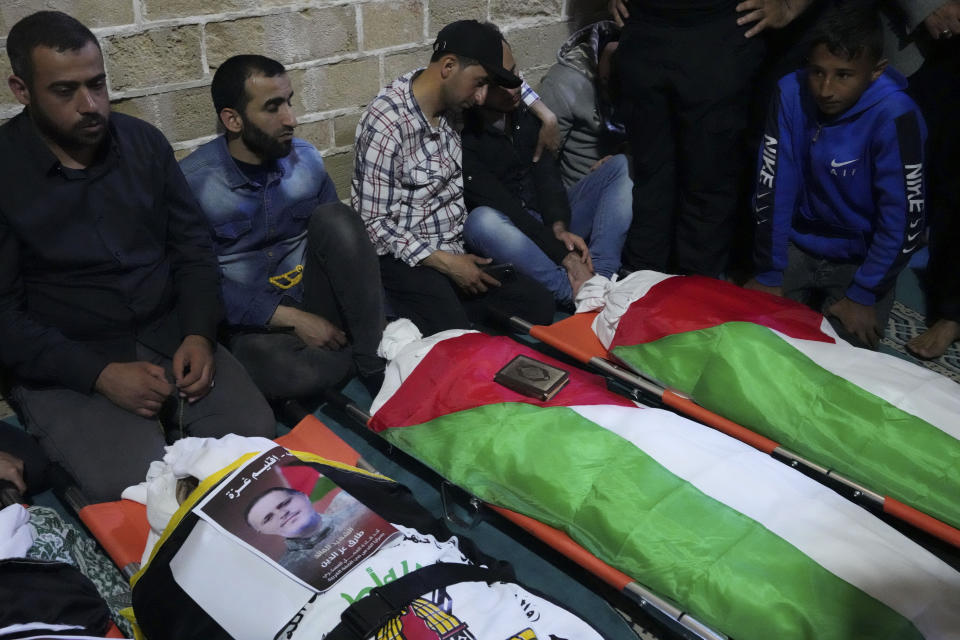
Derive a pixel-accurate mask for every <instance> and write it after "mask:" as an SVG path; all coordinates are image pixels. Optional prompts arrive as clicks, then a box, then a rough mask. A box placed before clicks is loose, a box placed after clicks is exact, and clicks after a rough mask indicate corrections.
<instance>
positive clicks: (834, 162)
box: [830, 158, 860, 169]
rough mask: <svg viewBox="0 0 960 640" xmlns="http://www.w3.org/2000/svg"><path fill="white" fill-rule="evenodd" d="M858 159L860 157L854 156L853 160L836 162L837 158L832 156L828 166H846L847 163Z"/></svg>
mask: <svg viewBox="0 0 960 640" xmlns="http://www.w3.org/2000/svg"><path fill="white" fill-rule="evenodd" d="M858 160H860V158H854V159H853V160H847V161H846V162H837V159H836V158H834V159H833V160H831V161H830V166H831V167H833V168H834V169H836V168H837V167H845V166H847V165H848V164H853V163H854V162H857V161H858Z"/></svg>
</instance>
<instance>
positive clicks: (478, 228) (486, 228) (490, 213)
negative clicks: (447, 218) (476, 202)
mask: <svg viewBox="0 0 960 640" xmlns="http://www.w3.org/2000/svg"><path fill="white" fill-rule="evenodd" d="M505 224H509V221H508V220H507V219H506V216H504V215H503V214H502V213H501V212H500V211H497V210H496V209H494V208H493V207H477V208H475V209H472V210H471V211H470V213H469V214H468V215H467V219H466V220H465V221H464V223H463V235H464V237H465V238H467V239H468V240H470V239H483V240H492V239H495V238H496V237H497V235H498V233H499V231H498V230H502V228H503V226H504V225H505Z"/></svg>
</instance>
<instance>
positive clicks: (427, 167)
mask: <svg viewBox="0 0 960 640" xmlns="http://www.w3.org/2000/svg"><path fill="white" fill-rule="evenodd" d="M489 82H495V83H497V84H499V85H503V86H507V87H517V86H519V85H520V78H518V77H517V76H516V75H514V74H513V73H511V72H509V71H507V70H506V69H504V68H503V44H502V39H501V36H500V34H499V32H498V31H497V30H496V29H495V28H494V27H493V26H492V25H485V24H481V23H479V22H477V21H475V20H462V21H459V22H454V23H452V24H450V25H447V26H446V27H444V28H443V29H442V30H441V31H440V34H439V35H438V37H437V41H436V42H435V43H434V54H433V56H432V58H431V61H430V65H429V66H428V67H427V68H426V69H421V70H419V71H415V72H413V73H409V74H407V75H404V76H402V77H400V78H398V79H397V80H396V81H394V82H393V83H392V84H391V85H390V86H389V87H387V88H386V89H385V90H384V91H383V92H381V94H380V95H379V96H377V97H376V98H375V99H374V100H373V101H372V102H371V103H370V105H369V106H368V107H367V110H366V112H365V113H364V115H363V118H362V119H361V120H360V123H359V124H358V125H357V142H356V144H357V154H356V165H355V167H354V175H353V181H352V184H351V196H352V197H351V200H352V204H353V208H354V209H355V210H356V211H359V212H360V215H361V217H362V218H363V222H364V224H365V226H366V229H367V233H368V234H369V235H370V240H371V241H372V242H373V245H374V247H375V248H376V251H377V254H378V255H379V256H380V272H381V277H382V280H383V286H384V289H386V292H387V296H388V298H389V301H390V303H391V304H392V306H393V309H394V311H395V312H396V313H397V315H399V316H402V317H406V318H410V319H411V320H412V321H413V322H414V323H415V324H416V325H417V327H418V328H419V329H420V330H421V331H422V332H423V333H424V334H425V335H429V334H432V333H436V332H437V331H442V330H444V329H453V328H468V327H469V326H470V323H471V321H480V320H482V319H483V317H484V316H485V315H486V314H487V313H488V311H489V309H490V308H496V309H497V310H498V312H501V313H506V314H509V315H522V316H524V317H526V318H527V319H529V320H531V321H533V322H536V323H549V322H550V321H551V320H552V318H553V301H552V298H551V295H550V293H549V292H548V291H547V290H546V289H545V288H543V287H542V286H541V285H539V284H538V283H536V282H535V281H533V280H532V279H530V278H527V277H526V276H523V275H520V274H511V275H510V276H509V277H503V278H502V280H497V278H495V277H494V276H493V275H491V273H488V272H487V271H485V270H484V267H487V266H488V265H489V263H490V259H488V258H481V257H478V256H475V255H472V254H469V253H466V251H465V249H464V244H463V222H464V219H465V218H466V214H467V211H466V207H465V206H464V202H463V171H462V163H461V158H462V152H461V146H460V128H461V125H460V116H461V113H462V111H463V110H464V109H468V108H470V107H472V106H474V105H475V104H482V103H483V101H484V99H485V97H486V91H487V89H486V87H487V84H488V83H489Z"/></svg>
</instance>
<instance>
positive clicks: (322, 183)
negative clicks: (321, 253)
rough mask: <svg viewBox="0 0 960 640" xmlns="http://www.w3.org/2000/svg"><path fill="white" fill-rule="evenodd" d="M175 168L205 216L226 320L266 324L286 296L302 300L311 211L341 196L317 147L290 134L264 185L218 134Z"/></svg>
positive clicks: (257, 324) (239, 322) (241, 323)
mask: <svg viewBox="0 0 960 640" xmlns="http://www.w3.org/2000/svg"><path fill="white" fill-rule="evenodd" d="M180 168H181V169H182V170H183V173H184V175H185V176H186V177H187V182H189V183H190V187H191V189H193V193H194V195H195V196H196V198H197V200H198V201H199V203H200V207H201V208H202V209H203V213H204V214H205V215H206V217H207V221H208V222H209V223H210V230H211V232H212V234H213V242H214V249H215V251H216V253H217V259H218V261H219V263H220V273H221V276H222V278H221V283H220V284H221V288H222V290H223V300H224V305H225V306H226V311H227V322H228V324H231V325H255V326H263V325H266V324H267V322H268V321H269V320H270V318H271V316H273V312H274V311H275V310H276V308H277V305H279V304H280V301H281V299H282V298H283V297H284V296H288V297H290V298H292V299H294V300H296V301H298V302H299V301H301V300H302V298H303V286H302V285H301V283H300V279H301V276H302V271H303V260H304V252H305V251H306V245H307V226H308V223H309V221H310V215H311V214H312V213H313V211H314V210H315V209H316V208H317V206H318V205H321V204H325V203H327V202H335V201H337V200H338V198H337V191H336V187H334V184H333V181H332V180H331V179H330V177H329V176H328V175H327V172H326V170H325V169H324V168H323V160H322V158H321V156H320V152H319V151H317V150H316V149H315V148H314V147H313V146H312V145H311V144H310V143H308V142H306V141H305V140H301V139H299V138H294V140H293V150H292V151H291V152H290V154H289V155H288V156H286V157H284V158H281V159H279V160H278V161H277V162H276V165H275V166H274V168H273V170H271V171H270V173H269V174H268V177H267V184H266V185H261V184H257V183H255V182H251V181H250V180H249V179H248V178H247V177H246V176H245V175H244V174H243V172H241V171H240V169H239V168H238V167H237V165H236V163H235V162H234V160H233V158H232V157H231V156H230V152H229V150H228V149H227V143H226V139H225V138H224V137H223V136H220V137H218V138H216V139H214V140H211V141H210V142H208V143H206V144H204V145H203V146H201V147H200V148H198V149H197V150H196V151H194V152H193V153H192V154H190V155H189V156H187V157H186V158H184V159H183V160H182V161H181V163H180Z"/></svg>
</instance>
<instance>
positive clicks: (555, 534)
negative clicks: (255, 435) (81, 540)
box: [77, 402, 726, 640]
mask: <svg viewBox="0 0 960 640" xmlns="http://www.w3.org/2000/svg"><path fill="white" fill-rule="evenodd" d="M344 408H345V409H347V413H348V414H350V415H351V416H352V417H354V418H355V419H357V420H358V421H360V422H362V423H363V424H364V425H366V422H367V421H368V420H369V418H370V416H369V414H367V413H366V412H364V411H362V410H360V409H358V408H357V407H356V405H353V404H352V403H349V402H348V403H346V404H345V406H344ZM275 441H276V442H277V444H280V445H282V446H284V447H286V448H287V449H292V450H295V451H304V452H307V453H314V454H316V455H320V456H323V457H324V458H327V459H330V460H334V461H337V462H343V463H345V464H349V465H351V466H359V467H363V468H367V469H370V468H371V467H370V466H369V464H367V463H366V461H364V460H363V458H362V457H361V456H360V454H359V453H358V452H357V451H356V450H355V449H353V447H351V446H350V445H349V444H347V443H346V442H344V441H343V440H342V439H341V438H340V437H339V436H338V435H337V434H335V433H334V432H333V431H331V430H330V428H329V427H327V426H326V425H325V424H323V423H322V422H321V421H320V420H319V419H318V418H317V417H316V416H313V415H308V416H306V417H305V418H303V420H301V421H300V422H299V423H297V425H296V426H295V427H294V428H293V430H291V431H290V433H288V434H286V435H284V436H281V437H279V438H276V440H275ZM487 506H488V507H490V508H491V509H492V510H493V511H495V512H496V513H498V514H500V515H501V516H503V517H504V518H506V519H507V520H510V521H511V522H513V523H514V524H516V525H518V526H519V527H521V528H522V529H524V530H526V531H527V532H529V533H531V534H532V535H533V536H534V537H536V538H538V539H539V540H540V541H542V542H543V543H545V544H546V545H548V546H550V547H552V548H553V549H556V550H557V551H559V552H560V553H562V554H563V555H564V556H566V557H567V558H569V559H570V560H572V561H573V562H575V563H576V564H578V565H579V566H581V567H583V568H584V569H586V570H587V571H589V572H590V573H592V574H593V575H595V576H596V577H598V578H599V579H600V580H602V581H604V582H605V583H607V584H609V585H611V586H612V587H614V588H615V589H617V590H618V591H620V592H621V593H623V594H625V595H626V596H627V597H628V598H630V599H631V600H632V601H634V602H637V603H638V604H640V606H641V607H647V608H651V607H652V608H653V609H656V610H657V611H659V612H660V613H661V614H662V615H664V616H666V617H667V618H669V619H670V620H672V621H673V622H674V623H675V624H677V625H679V626H681V627H683V628H684V629H685V630H687V631H689V632H693V633H694V634H696V635H697V636H699V637H701V638H704V639H705V640H726V636H724V635H723V634H720V633H717V632H715V631H713V630H712V629H710V628H709V627H707V626H706V625H704V624H702V623H701V622H699V621H698V620H696V619H695V618H692V617H691V616H689V615H687V614H686V613H685V612H684V611H683V610H682V609H680V608H679V607H676V606H675V605H673V604H672V603H670V602H668V601H666V600H664V599H662V598H660V597H658V596H657V595H656V594H654V593H651V592H650V591H648V590H647V589H645V588H644V587H642V586H641V585H640V584H638V583H637V582H636V581H635V580H634V579H633V578H631V577H630V576H628V575H626V574H624V573H623V572H621V571H619V570H617V569H615V568H613V567H611V566H610V565H608V564H606V563H605V562H603V561H602V560H600V559H599V558H597V557H596V556H594V555H593V554H592V553H590V552H589V551H587V550H586V549H584V548H583V547H582V546H580V545H579V544H577V543H576V542H574V541H573V540H572V539H571V538H569V537H568V536H567V535H566V534H565V533H563V532H562V531H559V530H557V529H554V528H552V527H549V526H547V525H545V524H543V523H542V522H539V521H537V520H534V519H532V518H529V517H527V516H524V515H522V514H519V513H516V512H514V511H510V510H509V509H504V508H502V507H497V506H494V505H489V504H488V505H487ZM77 513H78V515H79V517H80V519H81V521H83V523H84V524H85V525H86V526H87V528H89V529H90V531H91V533H93V535H94V537H95V538H96V539H97V541H98V542H99V543H100V544H101V546H102V547H103V548H104V549H105V550H106V552H107V554H108V555H109V556H110V558H111V559H112V560H113V562H114V563H115V564H116V565H117V566H118V567H120V569H121V570H122V571H123V573H124V575H125V576H126V577H128V578H129V577H131V576H132V575H133V574H134V573H136V572H137V571H138V570H139V568H140V557H141V555H142V554H143V548H144V544H145V543H146V539H147V534H148V533H149V524H148V523H147V511H146V507H145V506H144V505H142V504H140V503H138V502H134V501H132V500H117V501H114V502H103V503H97V504H89V505H86V506H82V507H80V508H79V509H77ZM107 637H109V638H122V637H123V635H122V634H121V633H120V632H119V630H117V629H116V627H113V628H112V629H111V630H110V633H109V634H108V635H107Z"/></svg>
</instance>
